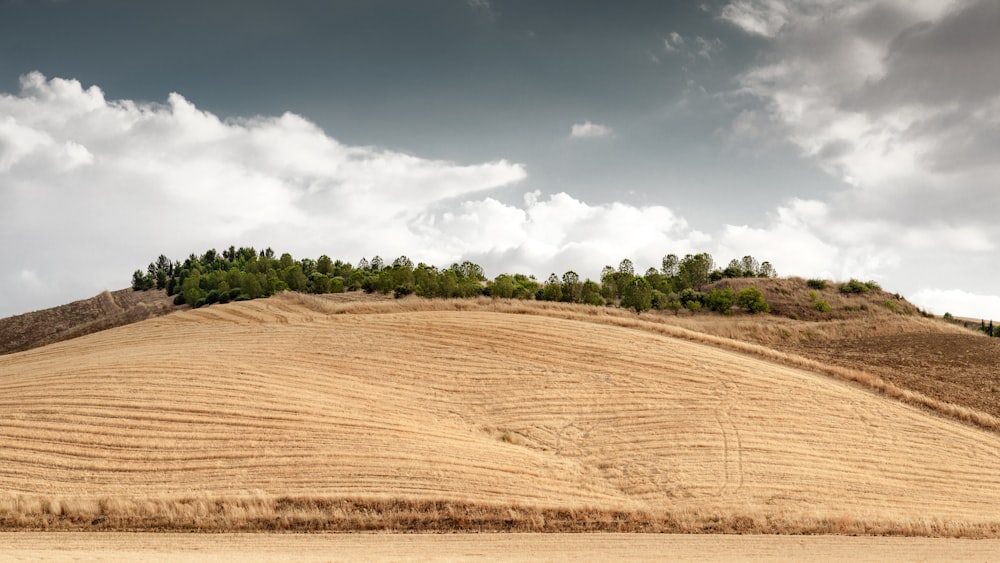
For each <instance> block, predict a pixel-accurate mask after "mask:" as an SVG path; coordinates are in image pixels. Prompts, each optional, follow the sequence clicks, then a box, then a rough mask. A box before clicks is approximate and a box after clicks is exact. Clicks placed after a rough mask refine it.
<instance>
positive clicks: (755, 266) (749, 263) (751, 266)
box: [740, 255, 760, 278]
mask: <svg viewBox="0 0 1000 563" xmlns="http://www.w3.org/2000/svg"><path fill="white" fill-rule="evenodd" d="M740 266H741V267H742V268H743V277H745V278H755V277H757V276H759V275H760V264H759V263H758V262H757V259H756V258H754V257H753V256H749V255H748V256H744V257H743V259H742V260H740Z"/></svg>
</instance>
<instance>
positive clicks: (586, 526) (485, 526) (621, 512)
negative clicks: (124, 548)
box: [0, 495, 1000, 539]
mask: <svg viewBox="0 0 1000 563" xmlns="http://www.w3.org/2000/svg"><path fill="white" fill-rule="evenodd" d="M38 531H60V532H74V531H75V532H84V531H85V532H123V531H125V532H199V533H232V532H298V533H309V532H326V533H330V532H334V533H338V532H339V533H357V532H383V533H477V532H494V533H495V532H507V533H585V532H600V533H615V532H617V533H655V534H753V535H849V536H896V537H932V538H993V539H996V538H1000V520H997V521H992V522H963V521H956V520H943V519H935V518H927V519H920V520H905V521H893V520H891V519H885V520H876V519H857V518H851V517H834V518H817V517H810V516H808V515H805V514H789V515H788V516H782V517H775V516H773V515H766V516H763V515H755V514H753V513H752V512H749V511H746V512H738V511H733V510H728V509H712V508H703V509H697V510H682V511H674V512H670V511H644V510H626V509H602V508H594V507H587V506H578V507H540V506H527V505H522V504H483V503H471V502H461V501H445V500H439V501H435V500H412V499H400V498H356V497H303V496H298V497H290V496H262V495H252V496H243V497H241V496H229V497H212V496H196V497H184V498H176V499H166V498H157V499H151V498H101V499H71V498H62V499H56V498H49V497H43V496H36V495H9V496H6V497H0V532H38Z"/></svg>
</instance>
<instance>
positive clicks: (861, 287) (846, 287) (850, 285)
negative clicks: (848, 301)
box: [840, 278, 878, 293]
mask: <svg viewBox="0 0 1000 563" xmlns="http://www.w3.org/2000/svg"><path fill="white" fill-rule="evenodd" d="M869 283H875V282H869ZM876 285H878V284H876ZM869 289H871V288H870V287H868V284H866V283H862V282H859V281H858V280H856V279H854V278H851V281H849V282H847V283H843V284H840V292H841V293H868V290H869Z"/></svg>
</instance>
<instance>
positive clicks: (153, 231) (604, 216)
mask: <svg viewBox="0 0 1000 563" xmlns="http://www.w3.org/2000/svg"><path fill="white" fill-rule="evenodd" d="M0 115H2V116H3V117H2V118H0V162H3V163H4V165H3V168H2V169H0V239H2V240H4V241H14V242H13V243H11V244H4V245H2V246H0V264H3V270H0V286H2V287H3V291H2V292H0V316H7V315H11V314H17V313H20V312H25V311H28V310H33V309H39V308H44V307H48V306H53V305H58V304H61V303H66V302H69V301H71V300H74V299H79V298H84V297H90V296H92V295H95V294H96V293H98V292H100V291H101V290H103V289H118V288H121V287H125V286H127V285H128V284H129V282H130V279H131V272H132V271H133V270H135V269H136V268H142V267H144V265H145V264H146V263H148V262H149V261H150V260H151V259H153V258H155V256H157V255H159V254H160V253H164V254H166V255H167V256H169V257H171V258H175V259H182V258H185V257H186V256H187V255H188V254H190V253H192V252H195V253H200V252H203V251H205V250H206V249H208V248H213V247H214V248H225V247H228V246H229V245H230V244H234V245H237V246H240V245H252V246H256V247H257V248H264V247H267V246H270V247H273V248H274V249H275V250H278V251H281V252H285V251H287V252H291V253H292V254H293V255H295V256H297V257H313V258H315V257H317V256H319V255H320V254H324V253H325V254H328V255H330V256H333V257H337V258H342V259H346V260H351V261H356V260H359V259H360V258H361V257H363V256H366V257H371V256H373V255H375V254H380V255H381V256H383V257H386V258H389V259H391V258H394V257H396V256H399V255H402V254H406V255H408V256H410V257H411V258H413V259H414V260H419V261H425V262H428V263H431V264H436V265H443V266H447V265H448V264H450V263H452V262H455V261H460V260H462V259H466V258H468V259H474V260H477V261H478V262H479V263H481V264H482V265H483V266H484V267H485V268H486V270H487V273H489V274H491V275H497V274H499V273H501V272H504V271H511V272H512V271H518V272H523V273H529V274H536V275H540V276H541V275H547V273H548V272H550V271H556V272H560V273H561V272H563V271H565V270H568V269H571V268H572V269H576V270H577V271H578V272H579V273H580V274H581V276H591V277H596V276H597V275H598V274H599V273H600V269H601V267H602V266H604V265H608V264H611V265H617V264H618V262H619V261H620V260H621V259H622V258H626V257H628V258H631V259H633V260H634V261H635V262H636V265H637V267H640V266H641V267H648V266H657V265H659V263H660V260H661V258H662V255H663V254H666V253H667V252H674V253H678V254H685V253H688V252H696V251H701V250H704V249H706V248H708V245H709V244H711V241H712V239H711V237H710V236H709V235H707V234H705V233H701V232H699V231H697V230H694V229H692V228H690V227H689V226H688V224H687V222H686V221H684V219H683V218H681V217H678V216H677V215H675V214H674V213H673V211H671V210H670V209H668V208H666V207H663V206H646V207H637V206H632V205H627V204H623V203H610V204H604V205H592V204H589V203H587V202H584V201H582V200H579V199H577V198H575V197H573V196H571V195H569V194H566V193H557V194H554V195H543V194H541V193H540V192H530V193H528V194H526V195H525V197H524V201H523V202H522V203H521V204H517V205H514V204H508V203H502V202H500V201H498V200H497V199H495V198H493V197H488V196H486V195H484V194H485V193H486V192H489V191H490V190H494V189H496V188H500V187H504V186H512V185H515V184H516V183H517V182H519V181H520V180H522V179H524V178H525V177H526V171H525V169H524V167H523V166H521V165H519V164H514V163H510V162H507V161H504V160H498V161H494V162H486V163H479V164H470V165H460V164H456V163H452V162H445V161H438V160H428V159H423V158H419V157H417V156H412V155H407V154H402V153H399V152H394V151H388V150H383V149H379V148H376V147H357V146H347V145H344V144H341V143H339V142H338V141H337V140H336V139H334V138H332V137H330V136H329V135H327V134H326V133H325V132H324V131H322V130H321V129H319V128H318V127H317V126H316V125H315V124H313V123H310V122H309V121H307V120H306V119H304V118H302V117H300V116H298V115H295V114H291V113H286V114H284V115H281V116H277V117H268V116H257V117H251V118H243V119H231V120H222V119H219V118H218V117H217V116H215V115H213V114H212V113H210V112H206V111H203V110H200V109H198V108H197V107H196V106H195V105H194V104H193V103H191V102H190V101H188V100H187V99H185V98H184V97H183V96H181V95H179V94H171V95H170V96H169V97H168V98H167V101H166V103H165V104H150V103H139V102H134V101H130V100H106V99H105V97H104V93H103V92H102V91H101V90H100V89H99V88H97V87H90V88H86V89H85V88H83V87H82V85H81V84H80V83H79V82H77V81H75V80H62V79H51V80H48V79H46V78H45V77H43V76H42V75H40V74H37V73H33V74H30V75H28V76H26V77H24V78H23V80H22V88H21V90H20V92H19V93H17V94H0ZM576 133H577V134H578V135H583V136H584V137H588V136H591V137H592V136H595V135H596V136H601V135H608V134H611V131H610V129H609V128H607V127H604V126H600V125H596V124H593V123H589V122H587V123H584V124H583V125H581V126H580V127H579V128H577V129H576Z"/></svg>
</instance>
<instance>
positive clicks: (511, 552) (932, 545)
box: [0, 532, 1000, 563]
mask: <svg viewBox="0 0 1000 563" xmlns="http://www.w3.org/2000/svg"><path fill="white" fill-rule="evenodd" d="M0 553H2V554H3V555H2V557H0V559H3V560H4V561H32V562H34V561H67V562H68V561H126V560H127V561H131V562H144V561H171V562H188V561H241V562H257V561H298V562H312V561H317V562H318V561H566V562H573V563H579V562H582V561H599V562H602V563H603V562H605V561H663V560H671V561H724V562H726V563H728V562H731V561H782V562H784V561H852V562H867V561H872V562H882V561H950V562H959V561H976V562H980V561H992V560H996V559H997V555H998V554H1000V540H961V539H949V538H885V537H880V538H875V537H848V536H762V535H757V536H718V535H716V536H704V535H671V534H643V535H636V534H311V535H303V534H171V533H165V534H142V533H100V532H96V533H95V532H91V533H66V532H58V533H56V532H40V533H31V532H18V533H7V534H4V533H0Z"/></svg>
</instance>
